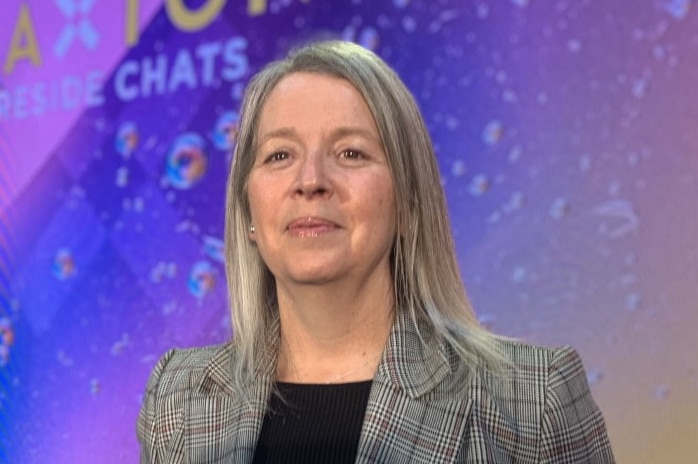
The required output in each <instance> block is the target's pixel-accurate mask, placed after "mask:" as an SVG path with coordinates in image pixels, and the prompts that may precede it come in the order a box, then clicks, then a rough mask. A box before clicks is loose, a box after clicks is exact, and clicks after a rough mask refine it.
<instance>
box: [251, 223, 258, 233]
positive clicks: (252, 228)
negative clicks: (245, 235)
mask: <svg viewBox="0 0 698 464" xmlns="http://www.w3.org/2000/svg"><path fill="white" fill-rule="evenodd" d="M256 230H257V229H255V227H254V224H250V233H251V234H254V233H255V231H256Z"/></svg>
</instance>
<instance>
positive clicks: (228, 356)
mask: <svg viewBox="0 0 698 464" xmlns="http://www.w3.org/2000/svg"><path fill="white" fill-rule="evenodd" d="M232 362H233V348H232V345H231V344H229V343H227V344H223V345H216V346H209V347H204V348H191V349H175V350H170V351H168V352H167V353H165V354H164V355H163V356H162V357H161V358H160V360H159V361H158V363H157V364H156V366H155V368H154V369H153V371H152V372H151V374H150V378H149V379H148V383H147V385H146V389H145V395H144V397H143V404H142V406H141V409H140V411H139V414H138V420H137V424H136V431H137V434H138V441H139V442H140V445H141V462H175V461H176V459H175V457H174V456H173V455H172V453H174V452H175V451H176V450H179V447H178V446H177V443H178V440H181V434H182V428H183V425H184V410H185V408H186V405H187V404H188V403H190V402H191V401H192V398H193V397H195V396H200V397H202V396H208V395H213V396H216V395H220V394H221V393H222V392H224V391H225V388H226V385H227V384H229V382H228V378H229V377H230V375H231V374H230V372H231V369H230V368H229V367H230V365H231V363H232ZM173 450H175V451H173Z"/></svg>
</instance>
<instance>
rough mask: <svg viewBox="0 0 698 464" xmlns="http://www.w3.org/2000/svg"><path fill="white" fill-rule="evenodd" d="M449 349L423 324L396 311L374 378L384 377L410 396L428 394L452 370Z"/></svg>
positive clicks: (403, 312)
mask: <svg viewBox="0 0 698 464" xmlns="http://www.w3.org/2000/svg"><path fill="white" fill-rule="evenodd" d="M449 353H450V349H449V348H448V346H447V344H446V343H445V341H444V340H443V339H442V337H440V336H438V335H437V334H436V333H435V332H434V330H433V329H432V328H431V327H430V326H428V325H427V324H424V323H419V322H416V321H413V320H412V318H411V317H410V316H409V315H408V314H407V312H406V311H398V314H397V315H396V316H395V322H394V324H393V328H392V329H391V331H390V336H389V338H388V343H387V345H386V348H385V351H384V352H383V359H382V360H381V363H380V365H379V366H378V371H377V372H376V379H380V378H385V379H387V380H388V381H389V382H391V383H393V384H394V385H396V386H397V387H399V388H400V389H402V390H404V391H405V392H406V393H407V394H408V395H409V396H410V397H411V398H419V397H420V396H422V395H424V394H426V393H429V392H430V391H431V390H433V389H434V388H435V387H436V386H437V385H439V384H440V383H441V382H442V381H443V380H444V378H445V377H446V376H447V375H449V374H450V373H451V371H452V368H451V363H450V362H449Z"/></svg>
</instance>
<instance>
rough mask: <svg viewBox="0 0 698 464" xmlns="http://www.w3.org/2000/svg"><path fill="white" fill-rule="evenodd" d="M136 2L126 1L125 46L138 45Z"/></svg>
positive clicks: (134, 0)
mask: <svg viewBox="0 0 698 464" xmlns="http://www.w3.org/2000/svg"><path fill="white" fill-rule="evenodd" d="M139 9H140V8H139V5H138V0H128V2H127V3H126V45H136V44H137V43H138V10H139Z"/></svg>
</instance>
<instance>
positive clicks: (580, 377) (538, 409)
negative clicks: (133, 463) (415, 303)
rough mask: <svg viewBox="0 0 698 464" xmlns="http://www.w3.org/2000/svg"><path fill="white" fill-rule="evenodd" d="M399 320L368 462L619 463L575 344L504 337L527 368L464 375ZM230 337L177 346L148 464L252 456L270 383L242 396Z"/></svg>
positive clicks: (159, 373) (363, 450)
mask: <svg viewBox="0 0 698 464" xmlns="http://www.w3.org/2000/svg"><path fill="white" fill-rule="evenodd" d="M421 332H422V336H423V337H424V339H425V342H426V345H425V344H422V342H421V341H420V338H419V335H418V333H417V330H416V328H415V326H414V325H413V324H412V323H411V321H410V320H409V318H407V317H404V316H398V317H397V318H396V321H395V324H394V327H393V329H392V331H391V334H390V337H389V341H388V344H387V346H386V349H385V352H384V354H383V358H382V360H381V362H380V365H379V367H378V370H377V372H376V376H375V378H374V381H373V385H372V388H371V393H370V396H369V400H368V406H367V409H366V413H365V417H364V422H363V427H362V430H361V438H360V442H359V449H358V455H357V459H356V462H358V463H453V462H457V463H521V464H523V463H557V464H564V463H599V464H600V463H613V462H614V459H613V455H612V453H611V447H610V444H609V441H608V437H607V434H606V429H605V426H604V421H603V418H602V416H601V412H600V411H599V409H598V407H597V406H596V404H595V403H594V400H593V399H592V397H591V393H590V392H589V388H588V386H587V379H586V375H585V372H584V368H583V366H582V363H581V360H580V358H579V356H578V355H577V353H576V352H575V351H574V350H572V349H571V348H561V349H547V348H541V347H535V346H531V345H526V344H522V343H517V342H513V341H501V342H498V343H501V344H502V349H503V350H504V352H505V353H507V355H508V356H509V358H510V359H511V361H512V363H513V365H514V366H516V370H515V372H514V373H513V374H510V375H509V376H506V377H501V376H500V377H494V376H492V375H489V374H486V373H479V374H477V375H474V376H473V375H471V376H469V377H468V378H466V377H464V374H462V372H463V371H464V369H457V366H458V363H459V362H461V361H459V360H458V358H457V357H456V356H455V353H454V352H453V350H452V349H451V348H450V347H449V346H448V344H447V343H445V342H444V341H443V340H441V339H440V338H439V337H436V336H434V335H433V334H432V333H431V332H429V331H425V330H422V331H421ZM234 362H235V350H234V348H233V347H232V346H231V345H230V344H224V345H219V346H214V347H208V348H196V349H189V350H176V351H175V350H173V351H170V352H168V353H167V354H165V355H164V356H163V358H162V359H161V360H160V362H159V363H158V364H157V366H156V367H155V369H154V371H153V373H152V375H151V377H150V379H149V381H148V385H147V387H146V394H145V398H144V403H143V406H142V409H141V411H140V414H139V416H138V424H137V430H138V439H139V441H140V444H141V463H168V464H170V463H172V464H174V463H191V464H193V463H200V464H203V463H207V464H209V463H210V464H212V463H249V462H251V461H252V457H253V454H254V450H255V445H256V442H257V437H258V435H259V432H260V430H261V427H262V420H263V418H264V414H265V404H266V400H267V398H268V396H269V394H270V388H271V387H270V383H271V382H270V379H269V378H266V377H261V378H260V382H258V383H257V385H256V386H255V387H254V389H255V391H253V392H252V393H253V395H254V397H255V398H257V400H258V401H256V402H253V404H250V403H249V402H245V401H241V399H240V398H239V395H236V394H235V392H234V390H233V389H232V388H231V382H232V380H231V365H232V363H234Z"/></svg>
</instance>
